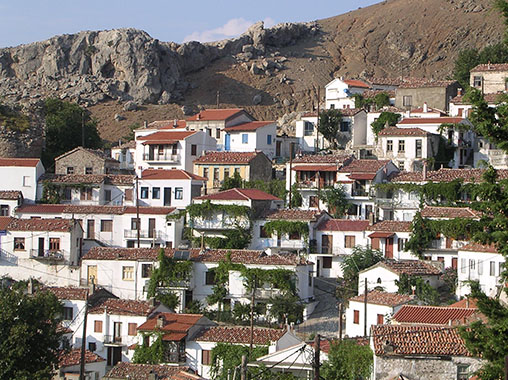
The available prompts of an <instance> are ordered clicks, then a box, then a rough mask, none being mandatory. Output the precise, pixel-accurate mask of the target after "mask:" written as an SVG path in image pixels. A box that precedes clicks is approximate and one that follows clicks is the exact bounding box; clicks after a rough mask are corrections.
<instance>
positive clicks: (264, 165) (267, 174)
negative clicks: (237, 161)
mask: <svg viewBox="0 0 508 380" xmlns="http://www.w3.org/2000/svg"><path fill="white" fill-rule="evenodd" d="M249 166H250V169H249V178H248V180H249V181H256V180H262V181H270V180H271V179H272V162H271V161H270V160H269V159H268V157H266V156H265V155H263V154H259V155H257V156H256V157H254V158H253V159H252V161H251V162H250V165H249Z"/></svg>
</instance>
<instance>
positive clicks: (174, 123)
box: [173, 119, 178, 128]
mask: <svg viewBox="0 0 508 380" xmlns="http://www.w3.org/2000/svg"><path fill="white" fill-rule="evenodd" d="M176 127H178V120H177V119H175V120H173V128H176Z"/></svg>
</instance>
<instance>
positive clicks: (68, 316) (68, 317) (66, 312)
mask: <svg viewBox="0 0 508 380" xmlns="http://www.w3.org/2000/svg"><path fill="white" fill-rule="evenodd" d="M72 317H73V312H72V307H69V306H64V308H63V320H64V321H72Z"/></svg>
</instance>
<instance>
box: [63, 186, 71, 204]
mask: <svg viewBox="0 0 508 380" xmlns="http://www.w3.org/2000/svg"><path fill="white" fill-rule="evenodd" d="M71 199H72V190H71V188H70V187H64V189H63V192H62V200H63V201H70V200H71Z"/></svg>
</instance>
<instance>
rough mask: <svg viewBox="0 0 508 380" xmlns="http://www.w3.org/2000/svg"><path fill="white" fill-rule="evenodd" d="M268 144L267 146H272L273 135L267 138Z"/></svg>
mask: <svg viewBox="0 0 508 380" xmlns="http://www.w3.org/2000/svg"><path fill="white" fill-rule="evenodd" d="M266 144H267V145H272V135H267V136H266Z"/></svg>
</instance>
